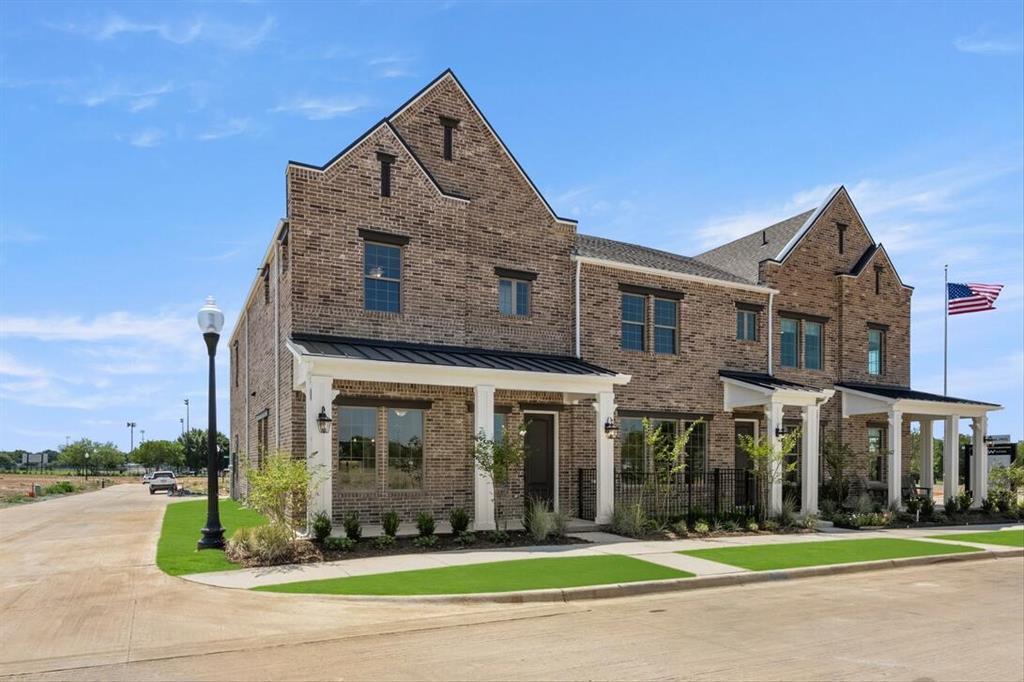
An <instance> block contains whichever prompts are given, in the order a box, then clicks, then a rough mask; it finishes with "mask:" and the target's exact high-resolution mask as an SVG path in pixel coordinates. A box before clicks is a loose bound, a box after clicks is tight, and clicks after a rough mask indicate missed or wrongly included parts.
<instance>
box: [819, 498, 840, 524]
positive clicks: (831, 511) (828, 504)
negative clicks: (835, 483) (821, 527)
mask: <svg viewBox="0 0 1024 682" xmlns="http://www.w3.org/2000/svg"><path fill="white" fill-rule="evenodd" d="M818 510H819V511H820V512H821V518H823V519H825V520H827V521H831V520H832V517H833V516H835V514H836V512H837V511H839V505H838V504H836V502H835V500H830V499H827V498H826V499H824V500H822V501H821V504H820V505H818Z"/></svg>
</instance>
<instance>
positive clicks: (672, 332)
mask: <svg viewBox="0 0 1024 682" xmlns="http://www.w3.org/2000/svg"><path fill="white" fill-rule="evenodd" d="M678 320H679V303H678V302H677V301H670V300H667V299H663V298H656V299H654V352H655V353H675V352H676V327H677V325H678Z"/></svg>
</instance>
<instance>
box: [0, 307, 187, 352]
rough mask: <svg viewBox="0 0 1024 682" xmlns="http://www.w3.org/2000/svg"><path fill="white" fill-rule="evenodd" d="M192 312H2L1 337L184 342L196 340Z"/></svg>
mask: <svg viewBox="0 0 1024 682" xmlns="http://www.w3.org/2000/svg"><path fill="white" fill-rule="evenodd" d="M194 326H195V321H194V320H193V319H192V317H191V316H185V315H181V314H178V313H168V314H163V315H151V316H146V315H137V314H134V313H129V312H123V311H119V312H112V313H106V314H103V315H97V316H95V317H93V318H91V319H85V318H82V317H80V316H77V315H69V316H62V315H52V316H46V317H21V316H11V315H4V316H0V338H4V337H20V338H31V339H37V340H40V341H81V342H87V343H94V342H102V341H111V340H132V341H146V342H148V343H154V344H158V345H160V346H168V345H171V346H174V345H177V346H183V345H186V344H189V342H194V339H193V338H192V337H193V336H194V335H195V334H194V333H193V332H194V329H193V327H194Z"/></svg>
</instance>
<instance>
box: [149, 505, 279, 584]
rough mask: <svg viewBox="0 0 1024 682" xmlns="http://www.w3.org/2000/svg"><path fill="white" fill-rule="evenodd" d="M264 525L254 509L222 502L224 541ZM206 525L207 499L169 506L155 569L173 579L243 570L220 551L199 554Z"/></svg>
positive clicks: (157, 550) (207, 550)
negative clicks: (200, 539)
mask: <svg viewBox="0 0 1024 682" xmlns="http://www.w3.org/2000/svg"><path fill="white" fill-rule="evenodd" d="M263 523H266V519H264V518H263V517H262V516H260V515H259V514H257V513H256V512H254V511H252V510H251V509H243V508H242V507H241V506H239V504H238V503H237V502H235V501H234V500H221V501H220V525H222V526H223V527H224V529H225V532H224V537H225V538H229V537H231V534H232V533H234V532H235V530H237V529H238V528H242V527H243V526H258V525H261V524H263ZM205 524H206V500H205V499H202V500H189V501H187V502H172V503H171V504H168V505H167V510H166V511H164V525H163V528H161V529H160V541H159V542H158V543H157V546H156V565H157V566H159V567H160V568H161V569H162V570H163V572H164V573H168V574H170V575H185V574H187V573H206V572H207V571H230V570H233V569H238V568H241V566H239V565H238V564H233V563H231V562H230V561H228V560H227V559H225V558H224V552H222V551H220V550H217V549H204V550H203V551H202V552H200V551H197V550H196V542H198V541H199V537H200V530H201V529H202V527H203V526H204V525H205Z"/></svg>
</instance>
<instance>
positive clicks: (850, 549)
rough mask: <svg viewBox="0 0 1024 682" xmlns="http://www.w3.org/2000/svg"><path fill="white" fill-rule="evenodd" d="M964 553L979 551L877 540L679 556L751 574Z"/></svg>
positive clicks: (700, 551) (702, 551) (756, 547)
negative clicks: (720, 564) (706, 561)
mask: <svg viewBox="0 0 1024 682" xmlns="http://www.w3.org/2000/svg"><path fill="white" fill-rule="evenodd" d="M964 551H968V552H969V551H980V550H978V549H976V548H973V547H966V546H957V545H940V544H938V543H934V542H920V541H917V540H902V539H898V538H880V539H864V540H825V541H821V542H792V543H785V544H781V545H750V546H747V547H723V548H720V549H719V548H716V549H695V550H689V551H683V552H679V553H680V554H687V555H689V556H694V557H698V558H700V559H708V560H709V561H717V562H719V563H722V564H729V565H730V566H739V567H740V568H745V569H747V570H750V571H771V570H775V569H779V568H801V567H804V566H826V565H829V564H849V563H856V562H860V561H879V560H881V559H902V558H905V557H915V556H932V555H936V554H959V553H962V552H964Z"/></svg>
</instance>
